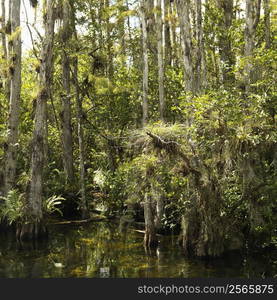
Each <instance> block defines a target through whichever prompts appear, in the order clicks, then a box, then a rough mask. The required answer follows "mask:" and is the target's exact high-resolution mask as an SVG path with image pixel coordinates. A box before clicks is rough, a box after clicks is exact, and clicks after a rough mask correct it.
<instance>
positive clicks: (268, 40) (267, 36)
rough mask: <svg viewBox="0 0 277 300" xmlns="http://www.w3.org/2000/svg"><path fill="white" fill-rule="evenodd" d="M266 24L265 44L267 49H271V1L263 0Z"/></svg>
mask: <svg viewBox="0 0 277 300" xmlns="http://www.w3.org/2000/svg"><path fill="white" fill-rule="evenodd" d="M263 8H264V23H265V44H266V48H270V44H271V32H270V6H269V0H263Z"/></svg>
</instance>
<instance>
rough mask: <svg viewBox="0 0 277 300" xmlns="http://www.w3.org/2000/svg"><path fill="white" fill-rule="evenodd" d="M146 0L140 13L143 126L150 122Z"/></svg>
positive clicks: (143, 1) (143, 0)
mask: <svg viewBox="0 0 277 300" xmlns="http://www.w3.org/2000/svg"><path fill="white" fill-rule="evenodd" d="M146 1H147V0H142V3H141V8H140V14H141V26H142V52H143V53H142V55H143V84H142V85H143V87H142V90H143V91H142V126H143V127H144V126H146V124H147V122H148V45H147V44H148V35H147V24H146Z"/></svg>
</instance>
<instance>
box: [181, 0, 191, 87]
mask: <svg viewBox="0 0 277 300" xmlns="http://www.w3.org/2000/svg"><path fill="white" fill-rule="evenodd" d="M189 6H190V1H182V0H177V12H178V16H179V22H180V32H181V40H182V49H183V63H184V75H185V88H186V89H187V91H189V92H194V74H193V73H194V72H193V61H192V49H193V47H192V37H191V24H190V16H189Z"/></svg>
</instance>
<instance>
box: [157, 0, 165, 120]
mask: <svg viewBox="0 0 277 300" xmlns="http://www.w3.org/2000/svg"><path fill="white" fill-rule="evenodd" d="M156 4H157V6H156V28H157V30H156V32H157V50H158V72H159V102H160V106H159V109H160V119H161V121H164V113H165V95H164V48H163V44H164V40H163V22H162V5H161V0H157V2H156Z"/></svg>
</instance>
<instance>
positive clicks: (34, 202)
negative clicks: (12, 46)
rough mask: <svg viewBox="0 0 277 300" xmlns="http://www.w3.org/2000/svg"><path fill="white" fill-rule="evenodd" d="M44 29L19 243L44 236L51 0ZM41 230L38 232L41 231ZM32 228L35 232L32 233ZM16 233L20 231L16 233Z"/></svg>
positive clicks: (50, 77) (52, 31) (51, 22)
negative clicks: (24, 216) (43, 203)
mask: <svg viewBox="0 0 277 300" xmlns="http://www.w3.org/2000/svg"><path fill="white" fill-rule="evenodd" d="M44 5H45V7H44V11H45V18H44V28H45V35H44V38H43V41H42V48H41V66H40V73H39V91H40V92H39V94H38V97H37V103H36V111H35V124H34V133H33V149H32V159H31V183H30V192H29V198H28V202H27V206H28V211H27V218H28V224H23V226H22V228H21V233H18V235H19V236H21V238H23V239H27V238H28V239H32V238H35V239H36V238H39V237H40V236H41V235H43V234H44V233H45V229H44V226H43V223H42V220H43V212H42V196H43V173H44V167H45V160H46V157H45V154H46V153H45V144H46V141H47V136H46V126H45V125H46V106H47V100H48V99H49V97H50V89H51V83H52V67H53V41H54V25H55V17H54V0H47V1H45V4H44ZM41 227H42V228H41ZM34 228H37V229H36V230H35V229H34ZM19 231H20V230H19Z"/></svg>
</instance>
